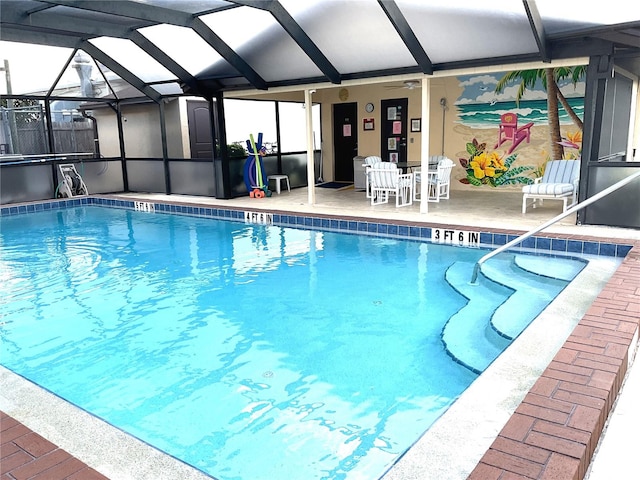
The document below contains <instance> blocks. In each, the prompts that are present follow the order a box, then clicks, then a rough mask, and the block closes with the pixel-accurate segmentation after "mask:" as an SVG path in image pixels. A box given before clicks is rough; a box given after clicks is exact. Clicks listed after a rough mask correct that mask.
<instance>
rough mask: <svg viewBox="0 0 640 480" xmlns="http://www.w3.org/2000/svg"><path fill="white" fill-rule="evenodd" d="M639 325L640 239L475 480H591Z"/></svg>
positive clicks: (472, 479) (472, 478) (485, 459)
mask: <svg viewBox="0 0 640 480" xmlns="http://www.w3.org/2000/svg"><path fill="white" fill-rule="evenodd" d="M639 325H640V242H635V246H634V248H633V249H632V250H631V252H629V254H628V255H627V257H626V258H625V259H624V261H623V263H622V265H620V267H619V268H618V269H617V270H616V272H615V274H614V275H613V277H612V278H611V279H610V281H609V282H608V283H607V285H606V286H605V288H604V289H603V290H602V292H600V294H599V295H598V297H597V299H596V301H595V302H594V303H593V304H592V305H591V307H590V308H589V310H588V311H587V313H586V314H585V315H584V317H583V318H582V320H581V321H580V322H579V324H578V325H577V326H576V328H575V329H574V330H573V332H572V334H571V335H570V336H569V338H568V339H567V341H566V342H565V343H564V345H563V346H562V348H561V349H560V351H559V352H558V353H557V355H556V356H555V357H554V359H553V360H552V362H551V363H550V364H549V366H548V367H547V368H546V370H545V371H544V372H543V374H542V376H541V377H540V378H539V379H538V381H537V382H536V383H535V384H534V386H533V387H532V388H531V390H530V391H529V392H528V393H527V395H526V396H525V398H524V400H523V401H522V403H521V404H520V405H519V406H518V408H517V409H516V411H515V413H514V414H513V416H512V417H511V418H510V419H509V421H508V422H507V424H506V425H505V426H504V428H503V429H502V431H501V432H500V434H499V435H498V437H497V438H496V439H495V441H494V442H493V444H492V445H491V448H490V449H489V451H487V452H486V453H485V455H484V456H483V457H482V459H481V461H480V463H479V464H478V465H477V466H476V468H475V469H474V470H473V472H471V475H469V478H468V480H506V479H510V480H516V479H540V480H580V479H582V478H584V476H585V474H586V472H587V469H588V468H589V464H590V463H591V460H592V458H593V454H594V451H595V448H596V445H597V444H598V441H599V439H600V436H601V434H602V430H603V428H604V425H605V422H606V420H607V417H608V416H609V413H610V411H611V408H612V407H613V403H614V402H615V400H616V398H617V396H618V393H619V392H620V387H621V384H622V381H623V379H624V377H625V374H626V372H627V366H628V361H629V358H628V355H629V353H630V350H632V349H633V348H634V347H635V346H636V342H637V341H638V327H639ZM629 462H630V463H633V462H634V459H631V458H630V459H629Z"/></svg>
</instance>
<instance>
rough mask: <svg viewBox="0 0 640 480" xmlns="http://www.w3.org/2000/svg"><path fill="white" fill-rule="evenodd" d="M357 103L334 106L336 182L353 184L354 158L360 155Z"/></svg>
mask: <svg viewBox="0 0 640 480" xmlns="http://www.w3.org/2000/svg"><path fill="white" fill-rule="evenodd" d="M357 106H358V105H357V104H356V103H336V104H334V105H333V158H334V162H335V167H334V169H335V181H336V182H353V157H355V156H356V155H358V124H357V118H356V115H357V112H358V109H357Z"/></svg>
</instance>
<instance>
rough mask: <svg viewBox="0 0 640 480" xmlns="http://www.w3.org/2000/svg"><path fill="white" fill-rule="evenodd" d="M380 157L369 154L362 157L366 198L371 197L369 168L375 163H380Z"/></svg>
mask: <svg viewBox="0 0 640 480" xmlns="http://www.w3.org/2000/svg"><path fill="white" fill-rule="evenodd" d="M381 162H382V157H377V156H375V155H370V156H368V157H365V159H364V185H365V192H366V195H367V198H371V189H370V188H369V169H370V168H371V167H372V166H373V165H375V164H376V163H381Z"/></svg>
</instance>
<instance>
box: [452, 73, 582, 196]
mask: <svg viewBox="0 0 640 480" xmlns="http://www.w3.org/2000/svg"><path fill="white" fill-rule="evenodd" d="M585 68H586V67H584V66H577V67H562V68H553V69H539V70H519V71H511V72H506V73H496V74H483V75H468V76H459V77H458V82H459V86H460V88H461V94H460V95H459V96H458V99H457V100H456V102H455V106H456V109H457V116H458V119H457V122H456V123H457V124H458V125H456V130H457V133H458V134H459V137H463V138H464V137H465V136H466V141H465V148H464V151H460V152H459V154H458V155H457V156H458V158H459V162H460V165H461V166H462V168H463V169H464V170H465V171H466V177H464V178H461V179H460V182H461V183H464V184H468V185H472V186H484V185H486V186H491V187H500V186H507V185H526V184H530V183H532V182H533V181H534V178H536V177H539V176H541V175H542V173H543V172H544V167H545V164H546V162H547V161H548V160H550V159H552V158H553V159H570V158H579V156H580V149H581V144H582V118H583V115H584V89H585V80H584V79H585Z"/></svg>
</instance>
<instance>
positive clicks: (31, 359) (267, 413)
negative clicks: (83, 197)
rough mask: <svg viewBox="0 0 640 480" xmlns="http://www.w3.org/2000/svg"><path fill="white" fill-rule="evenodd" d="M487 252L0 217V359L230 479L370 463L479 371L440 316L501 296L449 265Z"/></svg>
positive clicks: (160, 218) (218, 227)
mask: <svg viewBox="0 0 640 480" xmlns="http://www.w3.org/2000/svg"><path fill="white" fill-rule="evenodd" d="M484 253H486V251H483V250H479V249H463V248H458V247H450V246H442V245H434V244H429V243H424V242H414V241H407V240H396V239H391V238H377V237H371V236H363V235H353V234H345V233H336V232H322V231H306V230H300V229H294V228H280V227H273V226H269V227H267V226H255V225H245V224H243V223H237V222H228V221H221V220H214V219H208V218H197V217H188V216H180V215H164V214H151V213H143V212H135V211H131V210H120V209H109V208H103V207H97V206H87V207H78V208H69V209H65V210H58V211H46V212H38V213H34V214H29V215H16V216H11V217H6V218H3V219H2V228H1V229H0V280H1V282H2V283H1V286H0V291H1V293H2V295H1V298H0V340H1V344H0V362H1V363H2V364H3V365H4V366H5V367H7V368H9V369H11V370H12V371H14V372H16V373H18V374H19V375H22V376H24V377H25V378H27V379H29V380H31V381H33V382H35V383H36V384H38V385H40V386H42V387H44V388H46V389H48V390H50V391H52V392H53V393H55V394H57V395H59V396H60V397H62V398H64V399H66V400H67V401H69V402H72V403H74V404H75V405H77V406H79V407H81V408H83V409H85V410H87V411H88V412H90V413H92V414H94V415H96V416H98V417H100V418H103V419H105V420H106V421H107V422H109V423H111V424H112V425H115V426H116V427H118V428H120V429H122V430H124V431H126V432H128V433H130V434H132V435H134V436H136V437H138V438H140V439H142V440H144V441H145V442H147V443H149V444H151V445H153V446H155V447H157V448H159V449H161V450H163V451H165V452H167V453H169V454H171V455H173V456H175V457H176V458H178V459H180V460H182V461H184V462H186V463H188V464H191V465H193V466H195V467H196V468H198V469H200V470H202V471H204V472H206V473H208V474H209V475H211V476H214V477H215V478H218V479H220V480H231V479H234V480H235V479H238V480H239V479H244V480H247V479H252V480H254V479H273V478H288V479H305V480H307V479H361V478H366V479H375V478H379V477H380V476H381V475H382V474H383V473H384V472H385V471H386V470H387V469H388V468H389V467H390V466H391V465H392V464H393V463H394V462H395V461H396V460H397V459H398V458H399V456H401V455H402V454H403V453H404V452H405V451H406V450H407V449H408V448H409V447H410V446H411V445H412V444H413V443H414V442H415V441H416V440H417V439H418V438H419V437H420V435H421V434H422V433H424V432H425V431H426V430H427V429H428V428H429V426H430V425H431V424H432V423H433V422H434V421H435V420H436V419H437V418H438V417H439V416H440V415H441V414H442V413H443V412H444V411H445V410H446V409H447V408H448V407H449V406H450V405H451V404H452V402H454V401H455V399H456V398H457V397H458V396H459V395H460V394H461V393H462V392H463V391H464V390H465V389H466V388H467V387H468V386H469V385H470V383H471V382H473V380H474V379H475V378H476V374H475V373H473V372H472V371H471V370H470V369H469V368H465V366H463V365H462V364H465V363H466V361H465V360H464V359H458V361H454V360H453V359H452V355H451V354H452V351H450V352H448V353H447V351H446V350H445V348H444V342H443V339H447V342H448V343H449V344H450V346H451V349H452V350H453V349H454V348H457V349H458V351H460V352H462V353H464V352H465V351H469V350H474V351H476V350H475V348H471V347H470V346H469V345H470V344H469V345H465V344H460V342H459V341H457V340H449V339H448V338H447V336H445V335H444V333H443V329H445V326H446V325H447V322H448V321H449V319H451V318H452V317H455V318H457V323H456V322H451V323H452V324H453V323H456V325H458V326H457V327H455V328H453V327H452V328H451V332H453V333H455V330H456V328H458V329H462V330H465V331H466V332H469V328H470V327H469V324H468V323H464V322H465V321H467V322H468V318H473V319H477V318H480V317H482V318H485V317H486V318H485V321H484V324H485V325H486V324H487V320H488V318H489V317H490V316H491V314H492V312H487V311H485V310H484V309H485V306H484V305H485V304H487V303H486V302H478V301H470V300H469V299H468V298H467V297H466V296H465V295H468V294H467V293H466V292H465V289H466V288H467V287H468V286H467V287H462V286H458V287H456V286H455V282H452V283H453V284H454V285H452V284H450V283H447V282H446V281H444V278H445V277H446V276H447V275H449V276H452V277H455V275H456V270H459V269H460V266H463V267H464V266H465V264H468V265H469V268H468V269H466V268H465V269H464V270H465V271H468V272H469V275H470V273H471V270H470V266H472V265H473V263H475V261H476V260H477V259H478V258H479V257H480V256H482V255H483V254H484ZM546 264H547V266H546V267H545V268H546V269H547V270H548V269H549V266H548V264H549V262H546ZM454 267H455V268H454ZM500 283H501V282H498V283H497V284H496V285H494V286H492V287H491V288H490V291H491V293H490V294H488V293H483V294H482V297H483V299H487V298H489V297H491V301H492V302H493V303H491V306H490V308H491V309H495V308H497V306H499V305H501V304H502V305H508V303H509V298H510V297H512V295H511V294H512V293H513V292H512V291H510V290H508V289H507V288H506V287H505V286H504V285H501V284H500ZM566 283H567V282H566V281H564V280H563V281H557V280H549V282H548V285H549V292H550V293H549V301H550V300H551V299H552V298H553V296H555V295H556V294H557V293H558V292H559V291H560V290H561V289H562V288H563V287H564V286H565V285H566ZM536 288H537V287H536ZM494 297H495V298H494ZM470 306H473V308H474V309H475V310H474V311H473V312H472V313H473V314H470V312H469V307H470ZM465 307H466V308H467V313H466V315H465V314H464V312H465ZM536 308H538V311H539V309H540V308H542V307H534V308H533V310H534V311H532V312H531V315H530V318H529V320H530V319H531V318H533V317H535V316H536V315H537V313H538V311H535V310H536ZM502 316H503V317H504V313H503V315H502ZM467 317H468V318H467ZM496 317H498V316H497V315H496ZM499 322H500V320H499V318H496V323H497V324H499ZM461 325H462V326H461ZM482 328H483V329H484V328H485V327H484V326H483V327H482ZM487 330H488V331H489V332H490V333H483V334H481V335H474V337H475V340H474V341H477V340H478V338H479V337H483V336H485V335H486V336H487V337H491V330H490V329H488V328H487ZM451 332H450V333H449V334H448V335H449V337H451V336H452V335H453V333H451ZM463 337H464V335H463ZM456 338H460V337H459V336H456ZM500 338H501V337H500ZM487 341H488V342H494V343H495V345H497V347H496V348H499V349H502V348H504V347H505V346H506V345H508V341H505V340H504V339H502V343H501V342H500V341H495V339H493V340H492V339H491V338H488V340H487ZM485 343H486V342H485ZM476 353H477V351H476ZM473 361H475V359H474V358H470V362H473ZM482 361H484V362H485V363H490V361H491V359H488V360H487V359H486V358H485V359H481V363H482Z"/></svg>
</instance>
